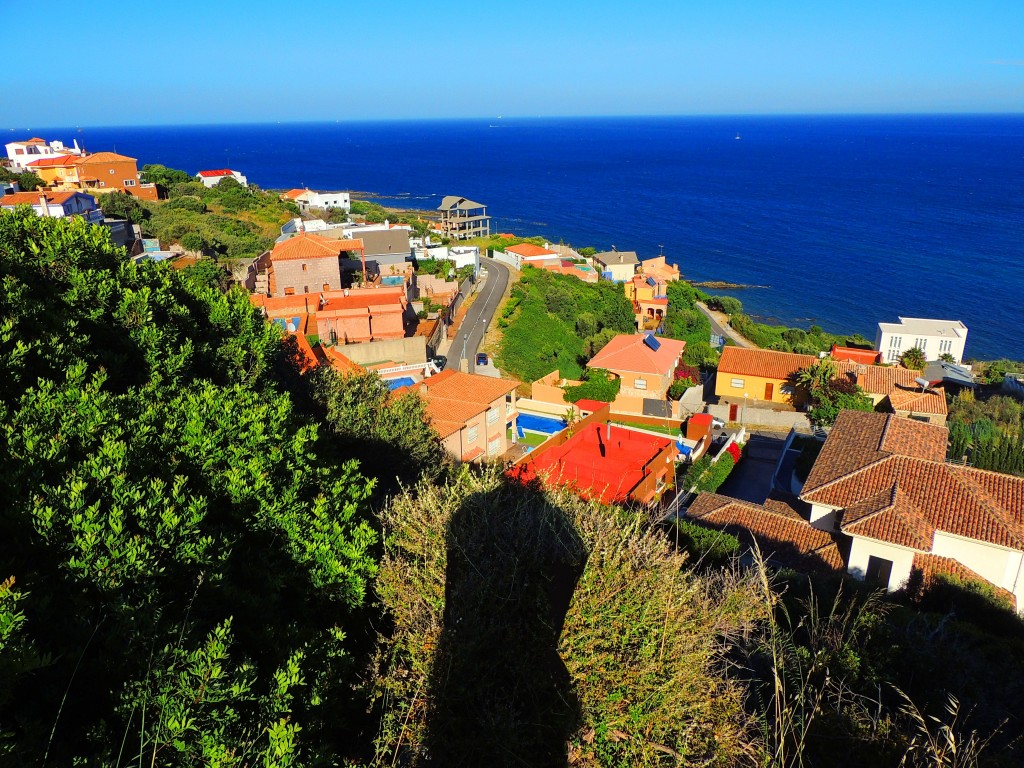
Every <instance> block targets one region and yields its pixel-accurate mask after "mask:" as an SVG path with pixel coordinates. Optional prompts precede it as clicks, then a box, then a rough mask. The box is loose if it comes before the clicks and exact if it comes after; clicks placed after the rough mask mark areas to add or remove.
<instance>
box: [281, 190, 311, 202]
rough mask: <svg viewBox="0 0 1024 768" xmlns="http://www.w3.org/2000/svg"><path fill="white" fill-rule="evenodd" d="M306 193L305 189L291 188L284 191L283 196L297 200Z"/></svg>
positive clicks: (286, 198)
mask: <svg viewBox="0 0 1024 768" xmlns="http://www.w3.org/2000/svg"><path fill="white" fill-rule="evenodd" d="M304 194H306V190H305V189H289V190H288V191H287V192H283V193H282V194H281V197H282V198H283V199H285V200H295V199H296V198H298V197H302V196H303V195H304Z"/></svg>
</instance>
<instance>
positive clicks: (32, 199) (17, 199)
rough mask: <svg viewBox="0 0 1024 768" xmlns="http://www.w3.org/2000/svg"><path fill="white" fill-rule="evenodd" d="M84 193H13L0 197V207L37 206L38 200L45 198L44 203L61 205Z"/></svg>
mask: <svg viewBox="0 0 1024 768" xmlns="http://www.w3.org/2000/svg"><path fill="white" fill-rule="evenodd" d="M83 194H85V193H84V192H74V191H72V192H15V193H13V194H10V195H4V196H3V197H0V206H3V207H5V208H13V207H14V206H16V205H39V198H40V197H41V196H45V197H46V202H48V203H57V204H63V203H66V202H67V201H68V200H70V199H71V198H73V197H74V196H75V195H83Z"/></svg>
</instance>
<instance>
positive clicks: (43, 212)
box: [0, 191, 103, 224]
mask: <svg viewBox="0 0 1024 768" xmlns="http://www.w3.org/2000/svg"><path fill="white" fill-rule="evenodd" d="M19 205H28V206H31V208H32V210H33V211H35V213H36V215H37V216H50V217H52V218H57V219H61V218H68V217H71V216H77V217H79V218H81V219H84V220H85V221H87V222H89V223H90V224H101V223H103V211H101V210H100V209H99V206H97V205H96V198H95V197H93V196H92V195H87V194H85V193H84V192H46V191H40V192H15V193H14V194H12V195H4V196H3V197H0V208H2V209H3V210H7V211H13V210H14V209H15V208H16V207H18V206H19Z"/></svg>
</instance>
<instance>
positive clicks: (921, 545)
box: [801, 411, 1024, 551]
mask: <svg viewBox="0 0 1024 768" xmlns="http://www.w3.org/2000/svg"><path fill="white" fill-rule="evenodd" d="M947 434H948V432H947V430H946V429H944V428H943V427H937V426H933V425H930V424H923V423H921V422H917V421H912V420H909V419H901V418H899V417H897V416H894V415H892V414H879V413H863V412H860V411H843V412H842V413H840V415H839V418H838V419H837V420H836V425H835V427H833V429H832V433H831V434H830V435H829V437H828V439H827V440H826V441H825V445H824V446H823V447H822V450H821V453H820V454H819V456H818V459H817V461H816V462H815V464H814V467H813V468H812V470H811V472H810V474H809V475H808V478H807V482H806V483H805V484H804V489H803V492H802V493H801V498H802V499H804V500H805V501H808V502H812V503H819V504H826V505H829V506H832V507H836V508H838V509H843V510H845V511H844V512H843V514H842V519H841V526H842V530H843V531H844V532H846V533H849V534H851V535H858V536H866V537H869V538H873V539H878V540H880V541H887V542H891V543H894V544H901V545H903V546H908V547H912V548H914V549H920V550H925V551H928V550H930V549H931V546H932V539H933V535H934V532H935V531H937V530H938V531H944V532H946V533H951V534H954V535H957V536H963V537H965V538H969V539H976V540H979V541H985V542H989V543H992V544H996V545H999V546H1004V547H1009V548H1012V549H1024V478H1019V477H1013V476H1011V475H1004V474H999V473H995V472H987V471H985V470H980V469H973V468H971V467H961V466H955V465H951V464H946V463H945V462H944V457H945V446H946V438H947Z"/></svg>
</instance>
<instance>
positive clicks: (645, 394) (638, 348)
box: [587, 333, 686, 413]
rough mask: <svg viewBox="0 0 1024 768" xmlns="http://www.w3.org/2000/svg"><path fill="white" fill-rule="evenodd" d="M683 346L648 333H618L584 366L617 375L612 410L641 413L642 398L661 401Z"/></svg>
mask: <svg viewBox="0 0 1024 768" xmlns="http://www.w3.org/2000/svg"><path fill="white" fill-rule="evenodd" d="M685 349H686V342H685V341H679V340H677V339H666V338H662V337H655V336H654V334H652V333H637V334H620V335H619V336H616V337H614V338H613V339H612V340H611V341H609V342H608V343H607V344H606V345H605V346H604V348H603V349H602V350H601V351H600V352H598V353H597V354H596V355H594V357H592V358H591V359H590V362H588V363H587V368H590V369H602V370H606V371H608V372H610V373H612V374H614V375H615V376H617V377H618V378H619V394H618V395H617V396H616V398H615V402H614V404H613V408H614V410H616V411H618V412H621V413H644V403H645V401H647V400H660V401H664V400H665V396H666V393H667V392H668V388H669V387H670V386H671V385H672V376H673V374H674V372H675V370H676V366H677V365H679V361H680V360H681V359H682V357H683V351H684V350H685Z"/></svg>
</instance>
